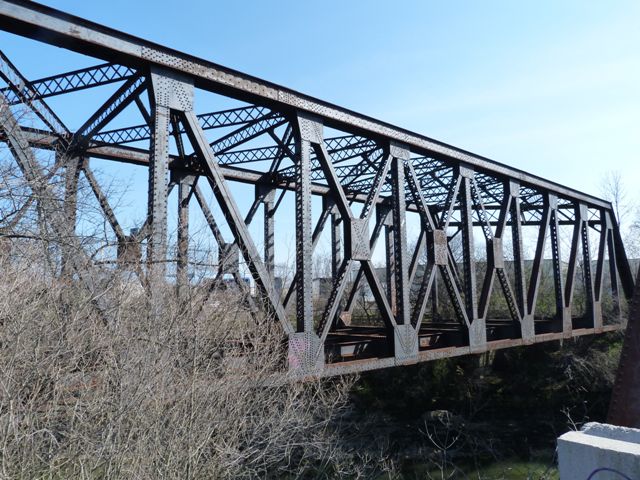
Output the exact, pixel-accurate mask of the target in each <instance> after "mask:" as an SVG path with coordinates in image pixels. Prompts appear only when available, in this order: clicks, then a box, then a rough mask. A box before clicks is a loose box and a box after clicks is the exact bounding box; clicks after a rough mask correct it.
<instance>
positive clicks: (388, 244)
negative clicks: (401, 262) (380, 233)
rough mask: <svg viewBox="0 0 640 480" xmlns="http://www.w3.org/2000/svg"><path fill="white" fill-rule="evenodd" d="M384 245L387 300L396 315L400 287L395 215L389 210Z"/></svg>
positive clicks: (385, 225) (385, 223) (385, 224)
mask: <svg viewBox="0 0 640 480" xmlns="http://www.w3.org/2000/svg"><path fill="white" fill-rule="evenodd" d="M384 246H385V266H386V268H385V277H386V278H385V282H386V284H387V300H388V301H389V307H391V312H392V313H393V314H394V315H397V313H398V305H397V303H396V299H397V298H398V289H397V286H396V270H397V266H396V256H395V251H396V248H395V234H394V228H393V215H392V212H389V214H388V215H387V217H386V219H385V222H384Z"/></svg>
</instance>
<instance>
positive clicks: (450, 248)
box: [0, 0, 634, 376]
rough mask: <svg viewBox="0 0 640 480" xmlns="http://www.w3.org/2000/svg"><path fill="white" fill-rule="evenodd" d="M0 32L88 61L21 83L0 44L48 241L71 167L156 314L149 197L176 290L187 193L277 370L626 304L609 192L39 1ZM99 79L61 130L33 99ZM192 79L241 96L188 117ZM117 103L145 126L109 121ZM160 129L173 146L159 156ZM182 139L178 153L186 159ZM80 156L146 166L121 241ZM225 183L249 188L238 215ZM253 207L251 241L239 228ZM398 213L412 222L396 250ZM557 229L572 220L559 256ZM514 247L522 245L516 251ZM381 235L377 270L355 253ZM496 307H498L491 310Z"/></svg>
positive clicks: (575, 330) (4, 105)
mask: <svg viewBox="0 0 640 480" xmlns="http://www.w3.org/2000/svg"><path fill="white" fill-rule="evenodd" d="M0 28H2V29H3V30H5V31H8V32H11V33H14V34H18V35H21V36H24V37H28V38H31V39H34V40H39V41H43V42H46V43H49V44H51V45H55V46H59V47H63V48H66V49H68V50H71V51H75V52H78V53H81V54H84V55H87V56H90V57H93V58H96V59H97V60H98V61H99V62H101V63H99V64H98V65H96V66H95V67H90V68H85V69H82V70H76V71H72V72H68V73H62V74H58V75H53V76H50V77H47V78H43V79H38V80H34V81H29V80H27V79H26V78H25V77H24V76H23V75H22V74H21V73H20V72H19V71H18V70H17V68H16V67H15V66H14V65H13V64H12V63H11V62H10V61H9V59H7V58H6V57H5V56H4V55H2V56H1V57H0V63H1V65H0V67H1V68H0V77H1V78H2V79H3V80H4V82H5V84H6V85H5V86H4V87H2V88H1V89H0V102H1V105H0V109H1V111H2V112H3V115H2V125H1V126H0V140H1V141H3V142H5V143H7V144H8V145H9V147H10V149H11V151H12V152H13V153H14V155H15V157H16V160H17V161H18V164H19V166H20V168H21V169H22V171H23V173H24V176H25V178H26V179H27V180H28V181H29V182H30V184H32V185H33V191H34V194H38V189H42V188H44V187H42V185H43V182H42V177H43V172H42V171H41V168H40V167H39V166H38V165H37V162H36V161H35V159H34V156H33V155H32V154H31V153H25V149H26V151H27V152H28V151H29V150H30V149H28V148H26V145H30V146H31V147H33V148H39V149H48V150H53V151H55V152H56V158H57V162H56V166H55V167H54V169H55V170H56V171H57V170H60V169H64V172H65V173H64V174H65V178H66V189H65V198H64V199H63V200H62V203H63V204H64V215H65V218H57V217H56V218H55V219H54V220H55V222H54V223H55V225H57V226H58V227H57V228H58V230H59V232H58V233H59V234H60V235H65V236H73V232H69V231H68V230H69V228H65V227H64V225H75V221H76V220H75V215H76V211H75V210H76V202H77V200H76V196H77V182H78V178H79V176H80V175H81V174H82V175H84V176H85V177H86V179H87V181H88V182H89V185H90V186H91V189H92V191H93V193H94V194H95V196H96V199H97V200H98V202H99V204H100V206H101V208H102V209H103V212H104V214H105V217H106V218H107V220H108V222H109V224H110V226H111V227H112V229H113V231H114V234H115V237H116V239H117V242H118V260H119V261H120V262H121V263H123V264H126V265H128V266H131V265H135V267H134V268H135V271H136V273H137V274H138V276H139V277H140V278H141V280H142V281H143V283H145V284H146V285H147V286H148V287H149V291H150V294H151V297H152V301H151V308H152V312H151V314H153V313H154V311H153V309H157V308H162V307H161V305H162V301H161V300H162V299H154V298H153V297H154V292H157V291H158V288H157V287H158V286H159V285H162V284H163V283H166V281H167V280H166V275H167V258H168V257H167V215H168V210H167V197H168V195H169V192H170V191H171V189H172V188H173V187H174V186H177V187H178V197H179V211H178V212H177V215H178V250H177V251H178V256H177V261H176V271H177V274H176V281H177V283H178V287H180V286H184V285H186V284H187V283H188V276H187V268H188V267H187V266H188V255H189V249H188V244H189V214H188V206H189V202H190V201H191V199H192V198H193V197H195V199H196V201H197V203H198V204H199V205H200V207H201V208H202V211H203V213H204V217H205V219H206V221H207V224H208V225H209V227H210V229H211V233H212V235H213V237H214V238H215V240H216V242H217V244H218V247H219V253H220V255H219V257H220V267H219V273H218V274H219V275H222V274H225V273H231V274H233V276H234V278H235V279H236V280H237V281H238V283H239V284H240V285H243V284H244V282H242V279H241V278H240V273H239V270H238V265H239V258H240V257H241V258H242V260H243V261H244V263H245V264H246V266H247V268H248V270H249V271H250V273H251V276H252V279H253V281H254V282H255V285H256V287H257V290H258V291H259V293H260V294H259V295H256V296H250V298H251V300H250V302H249V303H250V305H249V308H250V310H251V311H252V313H253V314H257V311H258V310H259V309H263V310H265V311H266V312H267V313H268V314H269V315H271V316H272V317H273V318H274V319H275V320H276V321H277V322H279V323H280V325H281V326H282V331H283V334H284V335H285V336H286V337H287V339H288V356H287V359H288V365H289V368H290V370H291V371H293V372H294V373H296V374H299V375H302V376H305V375H332V374H337V373H346V372H353V371H362V370H369V369H374V368H381V367H386V366H391V365H403V364H409V363H415V362H419V361H425V360H430V359H435V358H441V357H446V356H455V355H462V354H467V353H473V352H483V351H487V350H491V349H497V348H504V347H509V346H514V345H522V344H531V343H535V342H540V341H547V340H553V339H560V338H568V337H571V336H575V335H583V334H589V333H599V332H603V331H606V330H611V329H616V328H619V323H618V321H617V320H618V318H617V317H619V316H620V308H619V305H620V290H622V293H623V294H624V296H626V297H627V298H629V297H630V296H631V295H632V291H633V288H634V282H633V277H632V274H631V270H630V267H629V263H628V261H627V258H626V255H625V251H624V247H623V244H622V241H621V237H620V231H619V229H618V225H617V223H616V220H615V217H614V214H613V210H612V206H611V204H610V203H609V202H607V201H604V200H601V199H599V198H596V197H593V196H590V195H586V194H584V193H581V192H578V191H576V190H573V189H570V188H567V187H564V186H562V185H558V184H556V183H553V182H551V181H548V180H545V179H542V178H540V177H536V176H534V175H530V174H528V173H525V172H523V171H520V170H517V169H514V168H511V167H509V166H506V165H502V164H499V163H497V162H494V161H492V160H489V159H487V158H484V157H481V156H478V155H475V154H472V153H469V152H466V151H463V150H460V149H457V148H455V147H452V146H449V145H446V144H443V143H441V142H437V141H435V140H432V139H430V138H427V137H424V136H420V135H417V134H415V133H412V132H409V131H406V130H403V129H400V128H398V127H394V126H392V125H389V124H386V123H383V122H380V121H378V120H375V119H372V118H369V117H365V116H363V115H360V114H357V113H354V112H351V111H349V110H346V109H343V108H341V107H337V106H335V105H331V104H328V103H325V102H322V101H319V100H316V99H314V98H311V97H308V96H305V95H302V94H300V93H297V92H294V91H292V90H288V89H286V88H284V87H280V86H278V85H274V84H271V83H269V82H266V81H263V80H260V79H257V78H254V77H250V76H248V75H245V74H242V73H239V72H236V71H233V70H230V69H227V68H225V67H221V66H219V65H216V64H213V63H210V62H207V61H205V60H202V59H199V58H195V57H192V56H189V55H186V54H183V53H180V52H177V51H174V50H171V49H168V48H165V47H162V46H160V45H156V44H153V43H150V42H147V41H144V40H141V39H139V38H136V37H133V36H131V35H127V34H124V33H121V32H118V31H115V30H112V29H109V28H107V27H104V26H101V25H97V24H94V23H91V22H89V21H86V20H84V19H80V18H77V17H74V16H71V15H68V14H66V13H63V12H60V11H57V10H54V9H51V8H48V7H45V6H42V5H39V4H37V3H33V2H27V1H24V0H1V1H0ZM103 62H107V63H103ZM116 83H117V84H118V87H117V89H116V90H115V92H114V93H113V94H112V95H111V96H110V97H109V98H107V99H106V100H105V101H104V103H103V104H102V106H101V107H100V108H99V109H98V110H97V111H96V112H95V113H94V114H93V115H91V116H90V118H88V119H87V121H86V122H85V123H84V124H83V125H82V126H81V127H80V128H79V129H77V130H76V131H74V132H71V131H69V130H68V129H67V127H66V126H65V125H64V123H63V122H62V120H61V119H60V118H59V117H58V116H57V115H56V114H55V113H54V111H53V110H52V109H51V108H50V107H49V106H48V105H47V103H46V100H45V99H46V98H48V97H51V96H54V95H58V96H64V95H67V94H69V93H72V92H75V91H78V90H88V89H92V88H95V87H100V86H103V85H107V84H116ZM195 89H202V90H205V91H208V92H213V93H215V94H219V95H222V96H224V97H228V98H231V99H234V100H236V101H241V102H243V106H241V107H236V108H230V109H224V110H221V111H216V112H210V113H204V114H196V105H194V90H195ZM145 96H147V97H148V100H147V101H145V100H146V99H145ZM17 105H19V106H23V107H26V108H28V109H29V110H30V111H31V112H32V113H33V114H34V115H35V116H36V117H37V118H38V119H39V121H40V123H41V126H39V127H34V126H26V125H22V124H20V119H17V118H15V116H14V115H13V114H12V113H11V112H12V110H11V106H17ZM147 105H149V107H150V108H148V107H147ZM129 106H135V108H137V109H138V110H139V112H140V114H141V116H142V118H143V119H144V122H145V123H144V124H140V125H134V126H131V127H127V128H118V129H113V128H112V129H108V128H107V127H108V125H109V123H110V122H111V120H113V119H114V118H115V117H117V116H118V115H119V114H120V113H121V112H122V111H123V110H124V109H126V108H127V107H129ZM328 130H331V133H327V131H328ZM336 130H337V131H339V132H341V133H339V134H335V133H334V131H336ZM205 132H208V133H209V134H210V135H211V134H213V135H215V140H210V139H209V138H208V137H207V133H205ZM170 139H174V141H175V144H176V148H177V153H170V148H169V143H170ZM256 142H257V143H256ZM189 145H190V150H192V151H193V153H187V150H189V148H187V147H188V146H189ZM256 145H257V146H256ZM92 157H94V158H101V159H107V160H112V161H116V162H125V163H131V164H136V165H142V166H146V167H148V171H149V191H148V218H147V221H146V223H145V225H144V226H143V228H141V229H140V230H139V231H138V232H136V233H135V234H132V235H127V234H126V233H125V232H124V231H123V229H122V227H121V226H120V223H119V222H118V219H117V218H116V215H115V214H114V211H113V209H112V208H111V206H110V205H109V202H108V199H107V196H106V195H105V194H104V192H103V191H102V189H101V187H100V185H99V182H98V180H97V179H96V177H95V175H94V174H93V173H92V170H91V168H90V166H89V163H90V158H92ZM198 182H208V183H209V185H210V186H211V189H212V191H213V192H214V194H215V198H216V201H217V203H218V205H219V207H220V210H221V211H222V213H223V217H224V219H223V220H224V222H225V223H226V224H227V225H228V227H229V229H230V231H231V232H232V234H233V238H231V239H225V238H224V236H223V234H222V233H221V230H220V228H219V226H218V223H217V222H218V221H219V220H221V219H216V218H214V215H213V214H212V211H211V208H210V206H209V205H208V204H207V201H206V199H205V196H204V194H203V193H202V191H201V189H200V187H199V186H198ZM230 182H241V183H245V184H252V185H255V191H256V196H255V201H254V202H253V205H252V206H251V208H250V210H249V213H248V214H247V215H246V216H243V215H242V213H241V210H240V208H239V206H238V204H237V203H236V200H235V199H234V197H233V195H232V191H231V189H230V188H229V184H230ZM45 183H46V182H45ZM284 192H293V195H294V196H295V212H294V213H293V214H294V215H295V235H296V270H295V275H294V278H293V281H292V282H291V284H290V285H286V286H285V289H284V291H283V294H282V295H280V294H279V292H278V291H277V289H276V286H275V278H274V251H275V246H274V228H275V220H274V219H275V213H276V211H277V210H278V207H279V205H280V201H281V199H282V196H283V194H284ZM40 193H42V192H40ZM313 196H320V197H322V205H323V208H322V212H321V214H320V217H319V219H318V220H317V222H315V225H314V222H313V216H312V197H313ZM38 197H40V195H39V196H38ZM44 197H46V198H49V197H50V194H47V195H44ZM260 207H262V209H263V220H264V241H263V244H264V246H263V249H262V251H259V249H258V246H257V243H256V242H255V241H254V239H253V238H252V236H251V235H250V233H249V229H248V225H249V224H250V223H251V221H252V219H253V217H254V216H255V214H256V212H257V211H258V210H259V209H260ZM52 210H55V208H52ZM56 215H57V216H60V215H59V214H56ZM410 218H413V219H414V221H415V222H416V224H417V225H419V230H420V233H419V236H418V238H417V241H416V243H415V244H413V242H411V245H410V242H409V239H408V236H407V225H408V224H409V222H410V220H409V219H410ZM66 220H68V221H66ZM327 224H328V225H327ZM325 228H327V229H328V230H329V231H330V235H331V245H332V256H331V269H332V274H333V275H332V278H331V279H330V286H329V289H328V293H327V296H326V299H325V300H326V301H324V302H323V303H322V305H317V304H314V301H313V295H312V289H313V287H312V283H313V264H312V259H313V255H314V250H315V247H316V245H317V243H318V241H319V238H320V236H321V234H322V232H323V231H324V229H325ZM525 229H526V232H525ZM562 229H564V230H567V231H568V232H570V234H569V237H570V240H569V244H568V248H567V245H566V244H563V242H562V235H561V230H562ZM527 232H528V233H527ZM525 239H533V240H534V241H535V248H534V252H533V255H532V256H531V258H527V254H526V251H525V248H524V247H523V242H524V241H525ZM381 240H383V241H384V249H385V265H384V269H383V270H384V273H382V274H381V273H380V269H377V268H375V266H374V263H373V260H372V256H373V252H374V250H375V248H376V245H377V244H378V243H382V242H381ZM143 241H146V242H147V249H146V256H147V258H146V259H145V260H146V261H144V262H143V259H142V258H140V247H139V245H140V242H143ZM592 243H593V244H595V245H596V248H595V252H594V251H592V250H593V246H592ZM479 244H480V245H483V246H482V247H479V246H478V245H479ZM136 245H137V246H136ZM547 251H548V252H550V254H547V255H545V252H547ZM132 252H133V254H132ZM64 262H66V263H65V265H66V268H67V269H74V270H76V271H77V272H82V270H83V269H85V268H88V265H87V264H88V263H89V259H80V260H79V259H78V258H76V257H73V258H71V257H70V256H68V257H66V258H65V260H64ZM547 265H548V267H547ZM545 269H547V270H548V271H550V273H549V274H547V277H550V278H551V279H552V280H551V281H552V282H553V289H552V290H553V292H552V293H549V292H546V293H544V295H550V296H551V297H553V298H552V299H551V301H552V302H553V305H554V307H553V308H552V312H551V313H549V312H548V311H547V312H545V313H541V312H539V311H537V309H538V304H539V296H540V295H542V294H543V293H541V292H542V288H541V284H542V283H543V282H544V280H545V278H546V277H545ZM79 277H80V278H81V279H82V278H83V277H82V275H79ZM578 283H580V284H581V288H580V289H581V290H583V291H584V297H583V302H584V306H583V307H582V308H581V309H580V311H578V309H576V308H575V307H576V306H575V304H574V298H575V292H576V290H577V284H578ZM367 284H368V291H369V292H370V299H369V300H366V302H365V303H367V304H368V305H367V306H368V307H369V308H370V309H373V310H374V311H375V312H376V313H375V315H373V317H369V318H368V321H367V322H363V321H362V319H361V318H359V317H358V302H359V301H360V302H362V301H363V300H362V298H363V294H362V292H363V291H364V290H363V288H364V287H365V285H367ZM178 290H179V289H178ZM605 290H607V291H605ZM496 299H497V300H496ZM581 301H582V300H581ZM496 302H497V303H498V304H499V305H502V308H498V309H497V310H496V309H495V304H496ZM604 303H606V304H607V305H606V309H608V310H607V311H606V312H605V310H606V309H605V308H604V306H603V304H604ZM294 304H295V307H294ZM492 305H494V307H493V310H492ZM611 305H613V307H611Z"/></svg>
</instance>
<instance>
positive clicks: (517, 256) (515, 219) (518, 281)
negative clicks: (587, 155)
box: [509, 181, 533, 321]
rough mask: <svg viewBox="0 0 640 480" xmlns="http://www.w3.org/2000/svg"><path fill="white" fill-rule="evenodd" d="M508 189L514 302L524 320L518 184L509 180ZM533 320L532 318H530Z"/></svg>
mask: <svg viewBox="0 0 640 480" xmlns="http://www.w3.org/2000/svg"><path fill="white" fill-rule="evenodd" d="M509 190H510V194H511V197H512V199H511V208H510V210H511V211H510V217H511V240H512V242H511V243H512V248H513V266H514V269H513V270H514V276H515V287H516V292H515V295H516V302H517V304H518V309H519V310H520V316H521V317H522V319H523V321H525V316H526V313H527V311H526V304H527V296H526V290H525V289H526V283H525V278H524V255H523V251H522V218H521V212H520V201H521V200H520V184H518V183H516V182H513V181H511V182H509ZM531 321H533V319H532V320H531Z"/></svg>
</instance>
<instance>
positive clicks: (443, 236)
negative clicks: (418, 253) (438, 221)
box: [431, 229, 449, 265]
mask: <svg viewBox="0 0 640 480" xmlns="http://www.w3.org/2000/svg"><path fill="white" fill-rule="evenodd" d="M431 235H432V241H433V257H434V258H433V263H435V264H436V265H446V264H447V260H448V258H449V249H448V242H447V232H445V231H444V230H441V229H437V230H434V231H433V232H432V233H431Z"/></svg>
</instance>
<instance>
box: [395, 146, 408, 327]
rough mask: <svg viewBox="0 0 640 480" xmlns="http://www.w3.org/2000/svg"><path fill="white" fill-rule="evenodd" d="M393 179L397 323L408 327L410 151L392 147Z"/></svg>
mask: <svg viewBox="0 0 640 480" xmlns="http://www.w3.org/2000/svg"><path fill="white" fill-rule="evenodd" d="M391 156H392V157H393V159H392V161H391V178H392V187H393V247H394V257H395V261H394V269H393V271H394V276H395V289H396V311H395V312H394V313H395V315H396V322H397V323H398V325H408V324H410V323H411V321H410V315H411V312H410V306H409V290H410V286H409V253H408V250H407V215H406V203H407V201H406V198H405V178H404V170H405V167H404V162H405V161H408V160H409V150H407V149H406V148H403V147H400V146H397V145H392V146H391Z"/></svg>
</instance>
